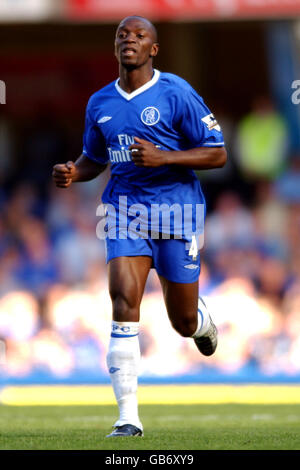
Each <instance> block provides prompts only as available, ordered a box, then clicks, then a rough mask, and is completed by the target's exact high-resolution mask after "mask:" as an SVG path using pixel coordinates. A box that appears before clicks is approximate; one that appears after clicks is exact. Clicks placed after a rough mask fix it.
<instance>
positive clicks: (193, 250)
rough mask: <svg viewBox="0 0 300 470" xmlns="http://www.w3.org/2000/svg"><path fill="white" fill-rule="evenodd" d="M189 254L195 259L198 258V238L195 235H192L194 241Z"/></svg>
mask: <svg viewBox="0 0 300 470" xmlns="http://www.w3.org/2000/svg"><path fill="white" fill-rule="evenodd" d="M189 256H192V257H193V261H195V260H196V259H197V256H198V244H197V238H196V236H195V235H193V236H192V242H191V246H190V250H189Z"/></svg>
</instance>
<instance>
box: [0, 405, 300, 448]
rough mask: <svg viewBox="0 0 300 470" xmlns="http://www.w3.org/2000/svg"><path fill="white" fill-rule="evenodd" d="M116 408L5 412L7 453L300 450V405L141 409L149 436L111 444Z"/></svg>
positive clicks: (1, 410)
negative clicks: (14, 451)
mask: <svg viewBox="0 0 300 470" xmlns="http://www.w3.org/2000/svg"><path fill="white" fill-rule="evenodd" d="M116 417H117V410H116V407H115V406H34V407H29V406H6V405H2V406H0V449H1V450H3V449H6V450H16V449H18V450H88V449H89V450H110V449H111V450H114V451H115V450H125V449H126V450H128V449H129V450H140V449H141V450H143V449H145V450H299V449H300V405H237V404H235V405H234V404H232V405H229V404H226V405H141V406H140V417H141V419H142V421H143V424H144V432H145V436H144V437H142V438H140V437H136V438H117V439H116V438H115V439H106V438H105V436H106V434H108V433H109V432H110V431H111V429H112V427H111V426H112V424H113V423H114V421H115V419H116Z"/></svg>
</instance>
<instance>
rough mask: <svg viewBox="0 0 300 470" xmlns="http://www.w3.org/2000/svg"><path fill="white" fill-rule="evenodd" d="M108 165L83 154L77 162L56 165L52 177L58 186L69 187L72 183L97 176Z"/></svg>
mask: <svg viewBox="0 0 300 470" xmlns="http://www.w3.org/2000/svg"><path fill="white" fill-rule="evenodd" d="M106 167H107V165H105V164H101V163H97V162H95V161H93V160H91V159H90V158H88V157H86V156H85V155H83V154H82V155H80V157H79V158H78V159H77V160H76V161H75V162H72V161H68V162H67V163H58V164H57V165H54V167H53V172H52V177H53V180H54V182H55V185H56V186H57V187H58V188H68V187H69V186H70V185H71V184H72V183H75V182H81V181H90V180H92V179H94V178H96V177H97V176H98V175H99V174H100V173H102V172H103V171H104V170H105V168H106Z"/></svg>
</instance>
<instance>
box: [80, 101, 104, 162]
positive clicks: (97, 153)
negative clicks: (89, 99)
mask: <svg viewBox="0 0 300 470" xmlns="http://www.w3.org/2000/svg"><path fill="white" fill-rule="evenodd" d="M82 153H83V155H85V156H86V157H88V158H90V159H91V160H94V161H95V162H97V163H100V164H105V163H107V162H108V157H107V153H106V145H105V139H104V136H103V134H102V132H101V130H100V129H99V127H98V126H97V125H96V123H95V122H94V120H93V119H92V117H91V110H90V103H88V105H87V108H86V113H85V128H84V134H83V150H82Z"/></svg>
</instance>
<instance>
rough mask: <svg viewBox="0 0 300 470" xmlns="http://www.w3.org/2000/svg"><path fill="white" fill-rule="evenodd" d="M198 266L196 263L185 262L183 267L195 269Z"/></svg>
mask: <svg viewBox="0 0 300 470" xmlns="http://www.w3.org/2000/svg"><path fill="white" fill-rule="evenodd" d="M198 267H199V266H197V264H186V265H185V266H184V268H186V269H197V268H198Z"/></svg>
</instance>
